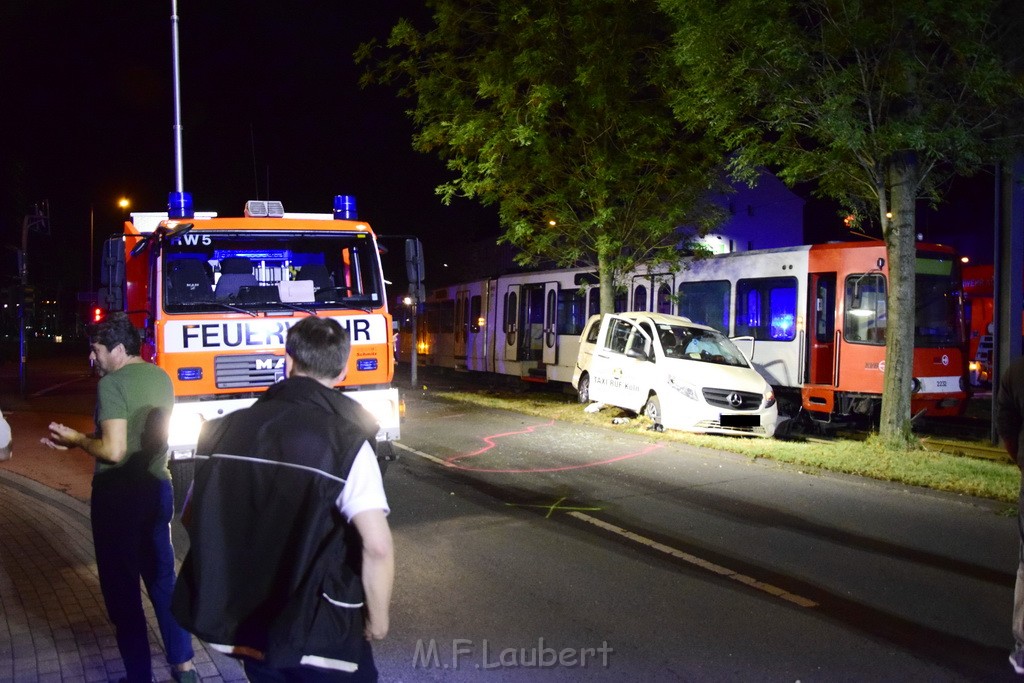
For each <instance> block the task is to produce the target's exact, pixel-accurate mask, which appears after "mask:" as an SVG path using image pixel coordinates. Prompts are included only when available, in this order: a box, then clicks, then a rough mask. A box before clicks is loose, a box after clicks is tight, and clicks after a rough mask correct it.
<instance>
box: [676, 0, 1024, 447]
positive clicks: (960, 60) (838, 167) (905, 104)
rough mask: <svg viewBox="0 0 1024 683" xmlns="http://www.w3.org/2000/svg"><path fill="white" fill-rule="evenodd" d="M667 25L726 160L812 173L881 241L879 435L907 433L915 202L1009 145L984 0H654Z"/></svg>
mask: <svg viewBox="0 0 1024 683" xmlns="http://www.w3.org/2000/svg"><path fill="white" fill-rule="evenodd" d="M659 4H660V5H661V7H662V8H663V9H664V10H665V11H666V13H667V14H669V15H670V16H671V17H672V18H673V22H674V25H675V29H676V32H675V48H674V58H675V60H676V63H677V65H678V66H679V67H680V71H679V75H678V80H677V83H678V90H677V93H676V97H675V105H676V109H677V112H678V113H679V116H680V119H681V120H683V121H686V122H687V124H688V125H689V127H690V129H691V130H695V131H696V130H704V131H707V132H710V133H711V134H713V135H714V136H715V137H716V138H718V139H720V140H723V141H724V142H725V143H726V145H727V147H728V148H729V149H730V150H732V151H733V153H734V154H735V156H733V157H732V162H731V164H732V170H733V171H734V172H735V173H737V174H740V175H748V176H749V175H750V174H751V172H752V170H753V169H754V168H756V167H757V166H758V165H769V166H771V167H774V168H778V169H779V172H780V176H781V177H782V178H783V179H784V180H786V181H788V182H796V181H808V180H810V181H816V182H817V184H818V187H819V188H820V191H821V192H822V193H823V194H824V195H827V196H830V197H832V198H835V199H838V200H840V201H841V202H843V203H845V204H846V205H847V206H848V207H850V208H853V209H861V210H863V209H866V208H870V207H874V208H873V213H874V214H875V215H874V219H873V220H872V219H871V213H868V214H867V221H868V222H869V223H872V224H874V225H875V226H877V228H878V229H880V234H881V236H882V238H883V239H884V240H885V243H886V248H887V254H888V258H887V260H888V266H889V290H888V303H887V315H888V326H887V335H886V366H885V368H886V370H885V378H884V389H883V402H882V414H881V424H880V436H881V437H882V438H883V439H885V440H886V441H887V442H889V443H890V444H892V445H898V446H906V445H908V444H910V443H911V425H910V419H911V415H910V395H911V382H912V372H913V351H914V316H915V296H914V281H915V253H916V252H915V236H916V226H915V206H916V201H917V199H918V198H920V197H923V196H929V197H932V198H933V199H934V198H937V197H938V188H939V187H940V184H939V180H940V176H941V175H943V174H950V173H956V174H964V175H967V174H970V173H972V172H974V171H975V170H977V169H978V168H979V166H980V165H981V164H983V163H986V162H991V161H993V160H994V159H995V157H996V155H998V154H1001V153H1007V152H1008V151H1009V150H1010V149H1011V147H1012V145H1011V142H1012V141H1011V140H1010V139H1009V138H1008V137H1007V136H1006V134H1005V132H1006V131H1007V130H1010V129H1012V126H1008V122H1009V121H1011V120H1017V112H1018V111H1020V106H1021V103H1022V99H1021V95H1022V88H1021V82H1020V81H1018V80H1017V79H1015V78H1014V76H1013V69H1014V65H1013V63H1012V61H1011V60H1009V59H1008V58H1006V57H1005V53H1003V52H1002V51H1001V50H1000V49H999V47H998V46H999V45H1001V44H1002V43H1001V33H1005V30H1006V28H1007V24H1006V23H1005V21H1004V15H1002V14H1001V12H1003V11H1005V9H1006V8H1007V7H1012V6H1013V5H1011V4H1009V3H1006V5H1005V7H1003V6H1002V5H1003V3H1000V2H999V1H998V0H893V1H892V2H870V1H868V0H724V1H723V0H659Z"/></svg>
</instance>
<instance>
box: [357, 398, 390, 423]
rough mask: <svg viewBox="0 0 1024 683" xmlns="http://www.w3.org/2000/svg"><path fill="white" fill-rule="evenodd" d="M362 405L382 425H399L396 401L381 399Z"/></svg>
mask: <svg viewBox="0 0 1024 683" xmlns="http://www.w3.org/2000/svg"><path fill="white" fill-rule="evenodd" d="M362 405H363V407H364V408H366V409H367V410H368V411H370V414H371V415H373V416H374V417H375V418H377V422H379V423H380V424H381V425H384V426H388V425H396V424H398V405H397V404H396V403H395V402H394V401H391V400H389V399H385V398H381V399H374V400H371V401H365V402H362Z"/></svg>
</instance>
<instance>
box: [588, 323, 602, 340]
mask: <svg viewBox="0 0 1024 683" xmlns="http://www.w3.org/2000/svg"><path fill="white" fill-rule="evenodd" d="M600 331H601V320H600V319H598V320H595V321H594V324H593V325H591V326H590V329H588V330H587V343H589V344H596V343H597V333H598V332H600Z"/></svg>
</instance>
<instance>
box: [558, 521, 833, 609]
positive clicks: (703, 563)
mask: <svg viewBox="0 0 1024 683" xmlns="http://www.w3.org/2000/svg"><path fill="white" fill-rule="evenodd" d="M566 514H569V515H571V516H573V517H575V518H576V519H579V520H582V521H584V522H587V523H588V524H593V525H594V526H596V527H600V528H602V529H604V530H606V531H610V532H612V533H613V534H618V535H619V536H622V537H623V538H627V539H629V540H631V541H635V542H637V543H640V544H641V545H645V546H647V547H648V548H651V549H653V550H657V551H659V552H662V553H665V554H666V555H671V556H672V557H675V558H677V559H680V560H683V561H684V562H688V563H689V564H692V565H694V566H695V567H700V568H701V569H705V570H707V571H709V572H712V573H714V574H718V575H720V576H724V577H725V578H727V579H732V580H733V581H738V582H740V583H742V584H744V585H747V586H750V587H751V588H756V589H757V590H759V591H764V592H765V593H768V594H769V595H774V596H775V597H777V598H781V599H783V600H786V601H787V602H791V603H793V604H794V605H797V606H799V607H817V606H818V603H816V602H814V601H813V600H810V599H808V598H805V597H803V596H800V595H796V594H794V593H790V592H789V591H787V590H784V589H782V588H779V587H778V586H773V585H771V584H770V583H764V582H763V581H758V580H757V579H755V578H753V577H751V576H747V575H746V574H740V573H738V572H735V571H733V570H732V569H729V568H728V567H723V566H722V565H719V564H715V563H714V562H709V561H708V560H705V559H703V558H700V557H697V556H696V555H692V554H690V553H687V552H683V551H682V550H679V549H678V548H673V547H672V546H668V545H665V544H664V543H659V542H658V541H655V540H653V539H650V538H647V537H645V536H641V535H640V534H636V533H633V532H632V531H627V530H626V529H623V528H622V527H619V526H616V525H614V524H609V523H608V522H605V521H602V520H600V519H597V518H596V517H591V516H590V515H585V514H583V513H582V512H568V513H566Z"/></svg>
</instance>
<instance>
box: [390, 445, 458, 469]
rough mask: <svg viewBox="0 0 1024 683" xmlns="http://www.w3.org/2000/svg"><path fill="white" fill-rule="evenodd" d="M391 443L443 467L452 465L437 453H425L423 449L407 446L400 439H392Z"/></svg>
mask: <svg viewBox="0 0 1024 683" xmlns="http://www.w3.org/2000/svg"><path fill="white" fill-rule="evenodd" d="M391 445H392V446H394V447H395V448H401V449H402V450H403V451H407V452H409V453H412V454H413V455H418V456H420V457H421V458H423V459H424V460H429V461H430V462H432V463H434V464H435V465H440V466H442V467H452V465H451V464H450V463H447V462H445V461H444V460H442V459H441V458H439V457H437V456H436V455H431V454H430V453H424V452H423V451H418V450H416V449H415V448H409V447H408V446H406V445H405V444H403V443H401V442H399V441H392V442H391Z"/></svg>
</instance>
